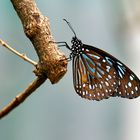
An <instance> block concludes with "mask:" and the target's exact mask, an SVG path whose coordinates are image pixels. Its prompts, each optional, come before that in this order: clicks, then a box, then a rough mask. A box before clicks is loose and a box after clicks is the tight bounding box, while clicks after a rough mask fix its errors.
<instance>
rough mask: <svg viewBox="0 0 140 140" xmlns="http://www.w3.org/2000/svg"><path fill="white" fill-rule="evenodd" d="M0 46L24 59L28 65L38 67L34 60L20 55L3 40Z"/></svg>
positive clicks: (0, 41)
mask: <svg viewBox="0 0 140 140" xmlns="http://www.w3.org/2000/svg"><path fill="white" fill-rule="evenodd" d="M0 44H1V45H2V46H3V47H5V48H7V49H8V50H10V51H11V52H13V53H14V54H16V55H18V56H19V57H20V58H22V59H23V60H25V61H27V62H28V63H30V64H32V65H34V66H36V65H37V63H36V62H35V61H33V60H31V59H30V58H28V57H27V56H26V55H25V54H22V53H19V52H18V51H16V50H15V49H13V48H12V47H10V46H9V45H8V44H7V43H6V42H4V41H3V40H1V39H0Z"/></svg>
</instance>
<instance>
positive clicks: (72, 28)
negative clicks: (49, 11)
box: [63, 19, 76, 37]
mask: <svg viewBox="0 0 140 140" xmlns="http://www.w3.org/2000/svg"><path fill="white" fill-rule="evenodd" d="M63 20H64V21H65V22H66V23H67V24H68V26H69V27H70V29H71V30H72V32H73V33H74V35H75V37H76V33H75V31H74V29H73V28H72V26H71V24H70V23H69V22H68V21H67V20H66V19H63Z"/></svg>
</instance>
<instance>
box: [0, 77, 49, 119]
mask: <svg viewBox="0 0 140 140" xmlns="http://www.w3.org/2000/svg"><path fill="white" fill-rule="evenodd" d="M46 79H47V78H46V77H37V79H35V80H34V81H33V82H32V83H31V84H30V85H29V86H28V88H27V89H25V91H24V92H23V93H21V94H19V95H17V96H16V97H15V98H14V99H13V100H12V101H11V102H10V103H9V104H8V105H6V106H5V107H4V108H3V109H2V110H0V119H1V118H3V117H4V116H5V115H7V114H8V113H9V112H10V111H12V110H13V109H14V108H16V107H17V106H18V105H19V104H21V103H22V102H23V101H24V100H25V99H26V98H27V97H28V96H29V95H31V94H32V93H33V92H34V91H35V90H36V89H37V88H38V87H39V86H40V85H42V84H43V83H44V82H45V80H46Z"/></svg>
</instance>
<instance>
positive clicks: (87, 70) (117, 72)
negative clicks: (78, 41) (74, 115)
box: [73, 44, 140, 100]
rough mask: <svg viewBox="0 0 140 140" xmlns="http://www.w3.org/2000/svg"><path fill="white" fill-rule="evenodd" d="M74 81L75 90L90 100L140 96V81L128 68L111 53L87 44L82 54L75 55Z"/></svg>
mask: <svg viewBox="0 0 140 140" xmlns="http://www.w3.org/2000/svg"><path fill="white" fill-rule="evenodd" d="M73 81H74V87H75V90H76V92H77V93H78V94H79V95H80V96H81V97H83V98H87V99H90V100H102V99H105V98H109V97H111V96H121V97H125V98H135V97H137V96H139V95H140V89H139V88H140V84H139V83H140V81H139V79H138V78H137V76H136V75H135V74H134V73H133V72H132V71H131V70H130V69H129V68H128V67H126V66H125V65H124V64H123V63H121V62H120V61H119V60H117V59H116V58H115V57H113V56H112V55H110V54H108V53H106V52H104V51H102V50H100V49H98V48H95V47H92V46H88V45H85V44H84V45H83V46H82V53H81V54H79V55H75V56H73Z"/></svg>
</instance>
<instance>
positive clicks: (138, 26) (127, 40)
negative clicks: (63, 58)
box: [0, 0, 140, 140]
mask: <svg viewBox="0 0 140 140" xmlns="http://www.w3.org/2000/svg"><path fill="white" fill-rule="evenodd" d="M36 3H37V5H38V7H39V9H40V10H41V12H42V13H43V14H44V15H46V16H48V17H49V19H50V24H51V30H52V33H53V35H54V38H55V40H56V41H66V42H68V43H70V41H71V37H72V36H73V34H72V32H71V31H70V29H69V28H68V26H67V25H66V23H65V22H64V21H63V20H62V19H63V18H66V19H67V20H68V21H70V23H71V24H72V26H73V28H74V30H75V32H76V33H77V36H78V37H79V38H80V39H81V40H82V41H83V43H86V44H89V45H94V46H97V47H98V48H101V49H103V50H105V51H107V52H109V53H111V54H112V55H114V56H115V57H117V58H118V59H120V60H121V61H122V62H124V63H125V64H126V65H128V66H129V67H130V68H131V69H132V70H133V71H134V72H135V73H136V74H137V76H138V77H140V63H139V53H140V8H139V5H140V1H139V0H133V1H132V0H117V1H112V0H106V1H105V0H94V1H92V0H59V1H58V0H46V1H39V0H36ZM0 38H1V39H3V40H5V41H6V42H7V43H8V44H10V45H11V46H12V47H13V48H15V49H16V50H18V51H19V52H22V53H26V55H27V56H29V57H30V58H31V59H33V60H35V61H38V59H37V56H36V53H35V51H34V49H33V47H32V44H31V43H30V41H29V40H28V39H27V38H26V37H25V35H24V33H23V28H22V25H21V22H20V20H19V18H18V16H17V14H16V12H15V11H14V9H13V6H12V4H11V2H10V1H9V0H4V1H1V4H0ZM62 50H63V52H65V53H66V54H67V55H69V51H68V50H67V49H65V48H62ZM33 69H34V68H33V67H32V66H31V65H30V64H28V63H27V62H25V61H23V60H21V59H20V58H19V57H17V56H16V55H13V54H12V53H11V52H9V51H8V50H7V49H5V48H3V47H2V46H0V108H2V107H3V106H4V105H6V104H7V103H8V102H9V101H11V100H12V99H13V98H14V97H15V96H16V95H17V94H19V93H20V92H22V91H23V90H24V89H25V88H26V87H27V86H28V84H29V83H30V82H32V81H33V79H35V76H34V74H33V73H32V71H33ZM72 82H73V80H72V65H71V62H69V65H68V72H67V73H66V75H65V76H64V77H63V79H62V80H61V81H60V82H59V83H58V84H56V85H51V83H50V82H49V81H46V82H45V84H43V85H42V86H41V87H40V88H39V89H38V90H37V91H35V92H34V93H33V94H32V95H31V96H30V97H29V98H28V99H27V100H26V101H25V102H24V103H23V104H21V105H20V106H19V107H17V108H16V109H15V110H14V111H12V112H11V113H10V114H9V115H8V116H6V117H5V118H3V119H2V120H0V139H2V140H11V139H12V140H19V139H20V140H31V139H33V140H38V139H40V140H85V139H86V140H140V133H139V132H140V97H139V98H137V99H134V100H128V99H122V98H117V97H116V98H110V99H108V100H103V101H100V102H97V101H88V100H85V99H82V98H81V97H79V96H78V95H77V94H76V93H75V91H74V88H73V83H72Z"/></svg>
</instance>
